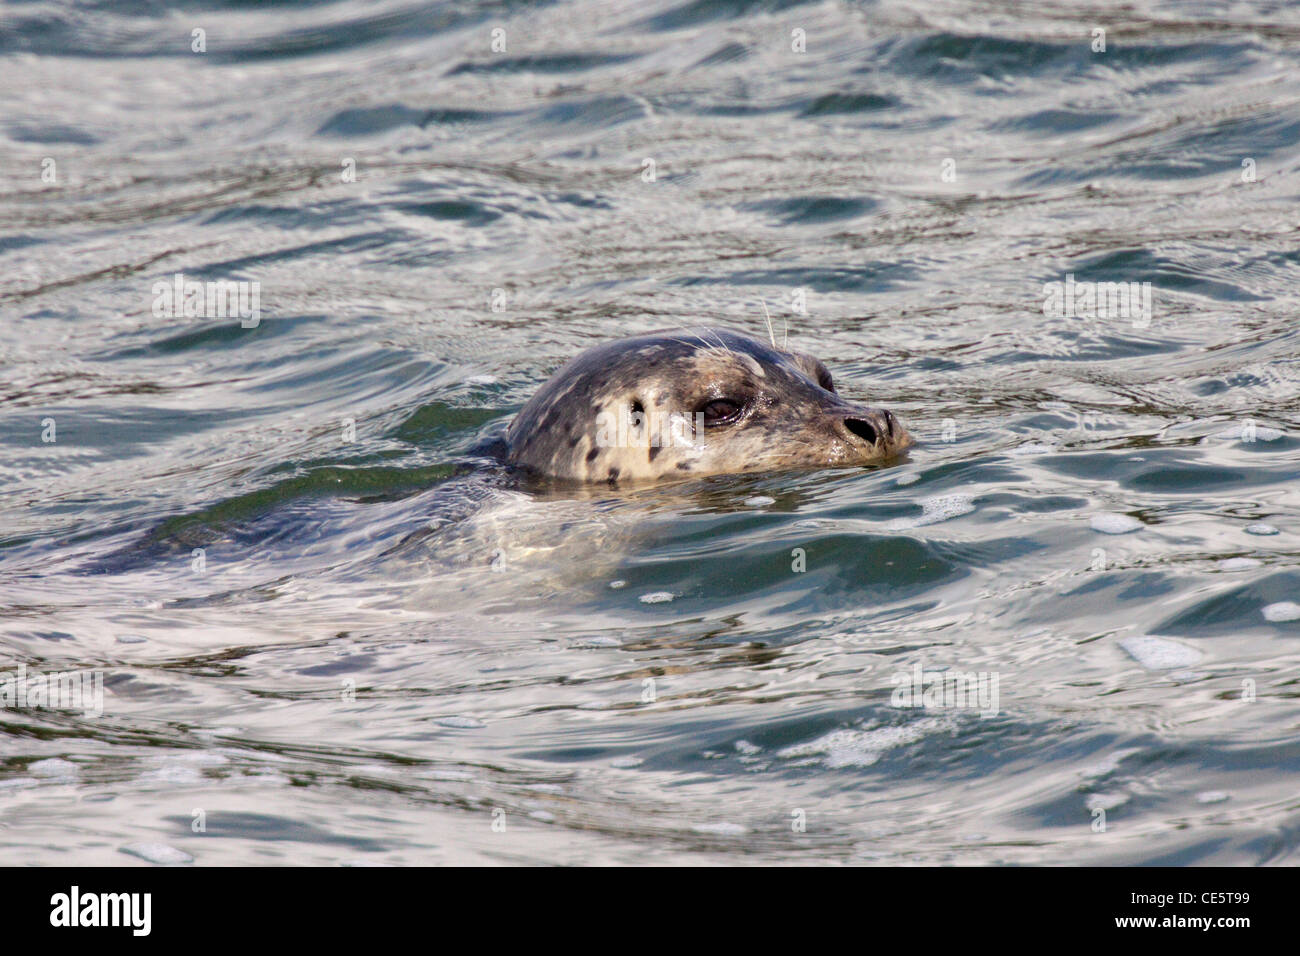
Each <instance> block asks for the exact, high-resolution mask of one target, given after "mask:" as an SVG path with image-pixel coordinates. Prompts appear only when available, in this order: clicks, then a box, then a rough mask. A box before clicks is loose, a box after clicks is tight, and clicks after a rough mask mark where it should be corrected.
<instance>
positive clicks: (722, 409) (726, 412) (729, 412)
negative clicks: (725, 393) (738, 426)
mask: <svg viewBox="0 0 1300 956" xmlns="http://www.w3.org/2000/svg"><path fill="white" fill-rule="evenodd" d="M742 408H743V406H742V405H741V404H740V403H739V402H733V401H732V400H731V399H729V398H715V399H713V401H711V402H705V403H704V404H703V405H702V406H700V413H701V414H702V415H703V416H704V424H705V425H725V424H727V423H728V422H732V421H735V420H736V419H737V418H739V417H740V412H741V409H742Z"/></svg>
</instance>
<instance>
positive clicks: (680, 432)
mask: <svg viewBox="0 0 1300 956" xmlns="http://www.w3.org/2000/svg"><path fill="white" fill-rule="evenodd" d="M505 442H506V448H507V452H506V458H507V461H509V463H511V464H513V465H516V466H519V467H522V468H524V469H526V470H528V471H530V472H534V473H537V474H540V475H546V476H550V477H554V478H562V479H570V480H576V481H583V482H610V483H623V482H629V483H633V482H646V481H658V480H664V479H668V478H687V477H694V476H699V475H716V474H733V473H740V472H755V471H764V472H766V471H778V470H784V469H796V468H834V467H847V466H853V465H867V464H876V463H879V462H883V461H886V460H888V459H890V458H893V457H895V456H896V455H898V454H899V453H901V452H902V451H903V450H905V449H906V448H908V447H909V446H911V444H912V438H911V436H910V435H908V433H907V432H906V430H904V428H903V426H902V425H900V424H899V422H898V420H897V419H896V418H895V417H894V415H893V414H892V413H891V412H888V411H886V410H884V409H880V408H872V407H869V406H865V405H859V404H857V403H854V402H850V401H847V400H846V399H844V398H842V397H841V396H840V395H839V394H837V393H836V391H835V385H834V383H833V381H832V380H831V376H830V373H829V372H828V371H827V370H826V366H825V365H823V364H822V363H821V362H819V361H818V360H817V359H815V358H813V357H812V356H811V355H805V354H803V353H800V352H791V351H785V350H783V349H779V348H777V347H775V346H774V345H772V346H769V345H768V344H766V343H764V342H761V341H758V340H757V339H753V338H750V337H749V336H747V335H744V334H741V333H739V332H733V331H730V330H727V329H714V328H700V329H688V330H673V329H669V330H665V331H661V332H652V333H649V334H647V335H641V336H636V337H633V338H627V339H619V340H617V341H614V342H609V343H606V344H603V345H597V346H595V347H593V348H590V349H588V350H587V351H585V352H582V353H581V354H580V355H578V356H577V357H576V358H574V359H573V360H572V361H570V362H569V363H568V364H566V365H565V366H564V367H563V368H561V369H560V370H559V371H558V372H556V373H555V374H554V375H553V376H552V377H551V378H550V379H549V380H548V381H547V382H546V383H545V384H543V385H542V387H541V388H540V389H538V391H537V393H536V394H535V395H534V396H533V397H532V399H530V400H529V402H528V403H527V404H526V405H525V406H524V407H523V408H522V409H521V410H520V412H519V414H518V415H516V416H515V418H514V420H513V421H512V422H511V423H510V427H509V428H508V429H507V431H506V433H505Z"/></svg>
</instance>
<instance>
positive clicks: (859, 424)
mask: <svg viewBox="0 0 1300 956" xmlns="http://www.w3.org/2000/svg"><path fill="white" fill-rule="evenodd" d="M844 427H845V428H847V429H848V430H849V431H851V432H853V434H855V435H857V436H858V437H859V438H861V439H862V440H863V441H864V442H866V443H867V444H868V445H874V444H875V443H876V430H875V428H873V427H872V426H871V423H870V422H865V421H863V420H862V419H861V418H846V419H844Z"/></svg>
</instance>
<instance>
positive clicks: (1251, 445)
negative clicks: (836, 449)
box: [0, 0, 1300, 865]
mask: <svg viewBox="0 0 1300 956" xmlns="http://www.w3.org/2000/svg"><path fill="white" fill-rule="evenodd" d="M496 28H501V29H502V30H504V34H497V35H496V39H497V42H498V45H499V43H500V41H501V40H504V43H505V49H504V51H500V52H494V50H493V43H494V34H493V31H494V29H496ZM1097 28H1103V29H1105V30H1106V37H1105V43H1106V48H1105V50H1104V51H1100V50H1096V51H1094V49H1093V45H1094V42H1095V41H1094V30H1095V29H1097ZM195 29H202V30H204V31H205V33H204V34H203V39H204V42H205V45H206V52H201V53H200V52H192V50H191V46H192V44H194V43H195V40H194V39H193V36H194V35H193V31H194V30H195ZM795 31H802V34H799V33H796V32H795ZM801 37H802V42H803V43H804V45H805V46H804V51H803V52H797V51H796V50H795V49H793V48H792V47H794V46H798V45H799V44H800V42H801ZM1298 66H1300V10H1297V8H1295V7H1294V6H1291V5H1288V4H1282V3H1264V2H1259V3H1210V2H1179V3H1173V2H1170V3H1159V2H1151V0H1142V2H1139V3H1137V4H1125V5H1123V6H1119V5H1111V4H1078V3H1064V4H1020V3H1005V2H997V3H995V2H984V3H981V2H974V3H957V2H907V3H902V2H885V3H865V4H862V3H839V2H828V3H808V4H798V3H783V2H744V0H732V2H716V0H696V2H680V0H652V2H636V3H630V2H621V0H618V2H613V3H605V2H601V3H596V2H591V0H582V2H576V3H553V4H545V3H538V4H519V3H450V2H419V3H417V2H410V0H379V2H373V3H372V2H360V0H346V2H334V3H329V2H322V3H315V4H301V5H298V4H289V3H283V4H275V3H266V4H247V3H236V2H228V3H225V4H219V3H192V4H181V5H178V6H176V7H174V8H171V9H165V8H164V7H163V6H162V5H160V4H154V3H147V2H143V0H139V2H125V3H123V2H111V3H110V2H102V3H78V4H71V3H31V4H27V3H12V4H9V5H7V6H6V7H5V8H4V9H3V11H0V89H3V90H4V96H3V100H2V101H0V143H2V144H3V150H2V153H0V155H2V156H3V164H4V171H5V176H4V178H3V180H0V266H3V268H0V309H2V310H3V319H2V321H0V678H3V676H4V675H6V674H9V675H12V674H14V673H16V672H17V669H18V668H19V667H20V666H22V667H26V668H27V673H28V674H49V673H55V672H61V671H68V670H76V671H78V672H93V671H96V670H98V671H100V672H102V676H103V682H104V698H103V705H104V707H103V710H104V712H103V714H102V715H101V716H98V717H88V716H86V715H85V714H83V713H79V712H75V711H70V710H57V709H51V708H43V707H30V706H29V707H25V708H24V707H17V706H9V707H7V708H5V709H4V710H0V862H3V863H11V864H21V863H85V864H112V863H126V862H133V861H134V862H141V860H142V859H150V860H155V861H165V860H168V859H177V860H186V859H188V858H192V859H193V861H194V863H195V864H196V865H220V864H248V863H277V864H333V863H341V862H342V863H398V864H410V863H429V862H485V863H486V862H490V863H510V862H530V863H577V862H582V863H597V862H624V863H670V862H799V863H812V862H863V863H939V862H952V863H960V864H979V863H997V862H1013V863H1036V862H1047V863H1082V862H1092V863H1120V862H1125V863H1129V862H1136V863H1184V864H1190V863H1210V862H1217V863H1232V864H1267V863H1292V864H1294V863H1295V862H1297V860H1298V859H1300V856H1298V854H1300V850H1298V849H1297V846H1298V845H1300V793H1298V790H1300V788H1298V787H1297V781H1298V780H1300V706H1298V705H1297V693H1298V692H1297V686H1300V607H1298V606H1297V603H1296V602H1300V587H1298V586H1297V585H1298V583H1300V573H1298V571H1297V567H1298V557H1297V556H1298V554H1300V494H1298V492H1297V477H1298V476H1300V455H1298V454H1297V452H1298V450H1300V442H1298V441H1297V437H1296V436H1297V434H1298V432H1297V430H1298V429H1300V360H1298V359H1300V332H1298V331H1297V319H1296V312H1297V304H1298V302H1300V299H1298V297H1297V295H1296V292H1295V283H1296V276H1297V268H1296V267H1297V252H1296V249H1297V239H1298V237H1300V207H1298V206H1297V203H1296V196H1297V191H1298V190H1300V149H1298V147H1297V143H1298V141H1300V136H1298V133H1300V72H1298ZM647 159H650V160H653V174H654V175H653V177H651V176H650V169H651V168H650V167H648V166H647V164H646V163H645V160H647ZM353 173H354V174H355V175H353ZM50 179H52V180H53V181H47V180H50ZM647 180H652V181H647ZM176 273H183V274H184V276H185V277H186V278H189V279H194V280H199V281H205V282H206V281H217V280H232V281H246V282H253V281H256V282H258V283H260V306H261V313H262V314H261V320H260V322H259V323H257V324H256V326H255V327H251V328H244V327H242V325H241V323H240V321H239V320H238V319H232V318H218V317H211V316H186V315H184V314H183V313H182V314H180V315H169V314H162V315H158V314H155V310H154V301H155V291H154V285H155V283H159V282H170V281H172V278H173V276H174V275H175V274H176ZM1070 275H1073V276H1074V278H1075V280H1077V281H1078V282H1088V281H1094V282H1097V281H1101V282H1137V283H1150V287H1151V312H1150V315H1149V316H1146V315H1137V316H1128V317H1124V316H1119V317H1117V316H1114V315H1111V316H1098V317H1092V316H1090V315H1088V314H1087V312H1086V310H1082V311H1081V310H1079V309H1076V310H1075V311H1074V314H1070V315H1060V316H1058V315H1056V314H1050V313H1052V310H1051V309H1048V310H1046V311H1047V313H1049V314H1045V309H1044V300H1045V295H1046V293H1045V291H1044V284H1045V283H1051V282H1058V281H1059V282H1065V281H1066V277H1067V276H1070ZM497 290H501V291H500V292H498V291H497ZM799 290H803V291H802V292H800V291H799ZM800 296H802V297H803V299H804V300H805V302H806V309H805V310H804V311H802V312H801V311H799V310H798V309H797V308H796V306H797V305H798V304H799V298H800ZM762 302H766V303H767V305H768V307H769V308H770V309H771V311H772V313H773V317H774V320H775V323H776V325H777V329H778V335H779V334H780V330H781V328H782V327H783V326H785V325H787V324H788V326H789V329H790V341H791V344H792V345H793V346H796V347H798V348H801V349H804V350H806V351H811V352H814V353H815V354H817V355H819V356H820V357H822V358H823V359H825V360H826V362H827V363H828V364H829V365H830V367H831V370H832V372H833V373H834V374H835V377H836V380H837V383H838V385H839V388H840V390H841V391H842V392H844V393H845V394H846V395H848V396H850V397H852V398H855V399H859V400H863V401H869V402H871V403H873V404H878V405H884V406H886V407H889V408H891V409H893V410H894V411H895V412H896V413H898V415H899V416H900V418H901V419H902V420H903V421H904V422H905V423H906V424H907V425H908V427H909V428H910V429H911V430H912V431H913V433H914V434H915V435H916V436H917V437H918V438H919V439H920V440H921V444H920V445H919V447H918V448H916V449H915V450H914V451H913V452H912V454H911V456H910V460H909V461H907V462H906V463H903V464H901V465H899V466H897V467H894V468H887V469H879V470H850V471H833V472H815V473H805V474H780V475H767V476H762V477H749V478H734V477H733V478H719V479H712V480H705V481H699V482H696V483H690V484H684V485H676V486H673V487H671V488H665V489H645V490H637V491H635V492H614V491H608V490H606V491H603V492H599V493H597V494H595V495H594V496H590V497H586V496H565V495H550V494H543V493H537V492H535V491H531V490H509V489H507V490H492V489H485V488H484V487H483V476H481V475H480V476H457V475H454V474H452V466H453V464H454V462H455V461H456V459H457V456H458V455H459V454H460V453H461V452H463V451H464V450H465V449H466V448H468V447H469V446H470V445H471V444H472V443H473V442H474V441H475V440H476V438H477V437H478V436H480V435H481V434H483V433H484V432H485V431H489V430H491V429H492V428H494V427H498V426H499V425H500V424H501V423H503V422H505V421H508V419H509V417H510V415H511V414H512V412H513V411H514V410H516V409H517V408H518V407H519V406H520V405H521V404H522V403H523V402H524V401H525V400H526V399H527V397H528V396H529V395H530V394H531V393H532V391H533V389H535V388H536V387H537V386H538V385H539V384H540V383H541V382H542V381H543V380H544V379H545V378H546V376H547V375H548V374H549V373H550V372H551V371H552V370H553V369H554V368H556V367H558V366H559V365H560V364H562V363H563V361H565V360H566V359H567V358H568V357H570V356H571V355H573V354H574V353H575V352H577V351H578V350H580V349H581V348H583V347H585V346H586V345H589V344H592V343H595V342H598V341H604V340H606V339H609V338H612V337H617V336H620V335H627V334H631V333H636V332H642V331H646V330H650V329H655V328H662V327H665V326H671V325H677V324H681V323H686V324H691V325H696V324H715V325H728V326H732V327H736V328H739V329H743V330H747V331H749V332H751V333H753V334H758V335H764V334H765V326H764V322H763V318H762V304H761V303H762ZM248 324H251V323H248ZM51 423H52V424H51ZM348 423H350V426H349V424H348ZM51 429H52V430H51ZM45 439H53V440H52V441H51V440H45ZM1117 516H1124V517H1117ZM440 517H445V518H446V519H447V520H445V521H439V520H438V519H439V518H440ZM431 522H432V524H433V525H435V526H436V527H435V528H434V530H433V531H432V533H431V534H428V535H427V536H426V537H424V538H422V539H420V540H419V541H418V543H417V544H414V545H409V544H408V545H407V546H406V547H404V548H399V549H397V550H396V551H393V550H392V549H393V547H394V545H396V544H397V543H398V542H401V541H403V540H404V539H406V538H407V537H408V536H409V535H411V534H412V533H414V532H417V531H419V530H420V529H421V528H426V527H429V526H430V523H431ZM1261 526H1263V527H1261ZM1098 527H1100V528H1102V529H1103V530H1097V529H1098ZM1126 527H1127V528H1131V529H1132V530H1127V531H1126V532H1125V533H1121V534H1112V533H1106V531H1107V530H1109V531H1123V530H1124V529H1125V528H1126ZM1261 531H1262V532H1268V533H1262V534H1261V533H1257V532H1261ZM494 561H495V562H496V564H497V565H498V568H501V566H502V562H504V568H503V570H502V569H497V570H494V569H493V563H494ZM800 564H802V566H803V568H804V570H796V567H798V566H799V565H800ZM620 581H621V582H625V583H624V585H623V586H621V587H611V586H610V584H611V582H620ZM665 595H671V597H672V599H671V600H652V601H650V602H647V601H644V600H642V598H644V597H646V596H651V597H652V598H653V597H655V596H659V597H663V596H665ZM917 666H919V667H920V668H921V669H922V671H923V672H932V671H936V670H946V669H950V670H951V671H953V672H970V673H975V674H979V673H983V674H985V675H986V677H987V678H988V681H989V682H991V681H993V680H996V681H997V685H996V686H997V691H998V700H997V706H996V708H990V710H996V713H990V714H989V715H988V716H982V715H981V713H980V711H979V710H978V709H976V708H971V707H965V708H946V707H923V708H903V707H898V706H894V705H893V704H894V702H893V701H892V700H891V697H892V695H893V692H894V690H895V686H896V681H895V679H896V676H897V675H908V676H909V677H910V675H911V674H912V673H913V671H914V668H916V667H917ZM985 686H986V689H987V688H988V687H990V686H991V683H990V684H986V685H985ZM200 811H201V813H200ZM1102 822H1104V824H1105V826H1104V830H1102V828H1101V823H1102ZM200 824H201V826H200ZM494 824H496V825H495V826H494ZM124 848H125V850H126V852H124ZM162 848H171V850H172V851H175V852H173V853H172V854H171V855H168V854H167V853H166V852H165V850H164V849H162Z"/></svg>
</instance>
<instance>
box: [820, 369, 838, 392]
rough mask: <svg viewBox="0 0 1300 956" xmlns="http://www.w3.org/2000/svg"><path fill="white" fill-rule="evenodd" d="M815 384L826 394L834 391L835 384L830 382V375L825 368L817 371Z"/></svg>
mask: <svg viewBox="0 0 1300 956" xmlns="http://www.w3.org/2000/svg"><path fill="white" fill-rule="evenodd" d="M817 384H818V385H820V386H821V387H822V388H824V389H826V391H828V392H833V391H835V382H834V381H832V380H831V373H830V372H828V371H826V367H825V366H820V367H819V368H818V369H817Z"/></svg>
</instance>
